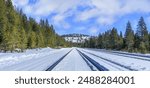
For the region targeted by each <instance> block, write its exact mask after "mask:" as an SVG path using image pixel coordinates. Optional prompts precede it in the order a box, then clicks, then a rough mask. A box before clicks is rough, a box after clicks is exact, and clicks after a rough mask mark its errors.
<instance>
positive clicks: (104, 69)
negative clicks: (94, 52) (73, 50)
mask: <svg viewBox="0 0 150 88" xmlns="http://www.w3.org/2000/svg"><path fill="white" fill-rule="evenodd" d="M77 51H78V52H79V54H80V55H81V57H82V58H83V59H84V60H85V62H86V63H87V64H88V66H89V67H90V68H91V70H92V71H95V70H94V68H93V66H92V65H94V67H96V68H97V69H98V70H99V71H108V69H107V68H106V67H104V66H102V65H100V64H99V63H98V62H96V61H95V60H93V59H92V58H90V57H88V56H87V55H85V54H84V53H82V52H81V51H79V50H77ZM88 61H89V62H90V63H91V64H92V65H90V63H89V62H88Z"/></svg>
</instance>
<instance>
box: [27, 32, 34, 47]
mask: <svg viewBox="0 0 150 88" xmlns="http://www.w3.org/2000/svg"><path fill="white" fill-rule="evenodd" d="M28 48H31V49H33V48H36V34H35V32H34V31H31V33H30V36H29V39H28Z"/></svg>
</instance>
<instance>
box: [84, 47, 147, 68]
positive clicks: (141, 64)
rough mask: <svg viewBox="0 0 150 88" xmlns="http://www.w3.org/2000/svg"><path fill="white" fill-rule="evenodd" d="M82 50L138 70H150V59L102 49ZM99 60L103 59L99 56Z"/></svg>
mask: <svg viewBox="0 0 150 88" xmlns="http://www.w3.org/2000/svg"><path fill="white" fill-rule="evenodd" d="M82 50H84V51H87V52H90V53H93V54H95V55H98V56H100V57H103V58H106V59H108V60H111V61H115V62H117V63H120V64H122V65H125V66H127V67H129V68H132V69H136V70H140V71H144V70H145V71H149V70H150V61H144V60H140V59H139V60H138V59H134V58H129V57H123V56H118V55H114V54H111V53H106V52H101V51H94V50H87V49H82ZM99 61H102V60H100V58H99ZM104 66H106V65H104ZM109 68H110V67H109ZM110 70H114V69H110Z"/></svg>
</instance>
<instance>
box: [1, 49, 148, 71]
mask: <svg viewBox="0 0 150 88" xmlns="http://www.w3.org/2000/svg"><path fill="white" fill-rule="evenodd" d="M0 70H1V71H150V56H149V55H144V54H141V55H140V56H139V55H138V54H137V55H136V54H129V53H128V54H127V53H120V52H118V53H117V52H115V53H114V52H113V51H111V52H110V51H106V50H104V51H103V50H97V49H83V48H62V49H51V48H43V49H33V50H27V51H26V52H24V53H0Z"/></svg>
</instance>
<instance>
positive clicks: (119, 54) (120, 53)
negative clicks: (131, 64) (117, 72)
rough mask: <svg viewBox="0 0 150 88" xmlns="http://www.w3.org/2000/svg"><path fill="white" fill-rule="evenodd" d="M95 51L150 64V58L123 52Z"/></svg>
mask: <svg viewBox="0 0 150 88" xmlns="http://www.w3.org/2000/svg"><path fill="white" fill-rule="evenodd" d="M90 50H93V49H90ZM93 51H98V52H105V53H108V54H112V55H117V56H123V57H129V58H133V59H137V60H144V61H148V62H150V56H143V55H136V54H130V53H122V52H113V51H112V52H111V51H101V50H93ZM140 57H141V58H140ZM142 57H143V58H142ZM144 57H145V58H149V59H145V58H144Z"/></svg>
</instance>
